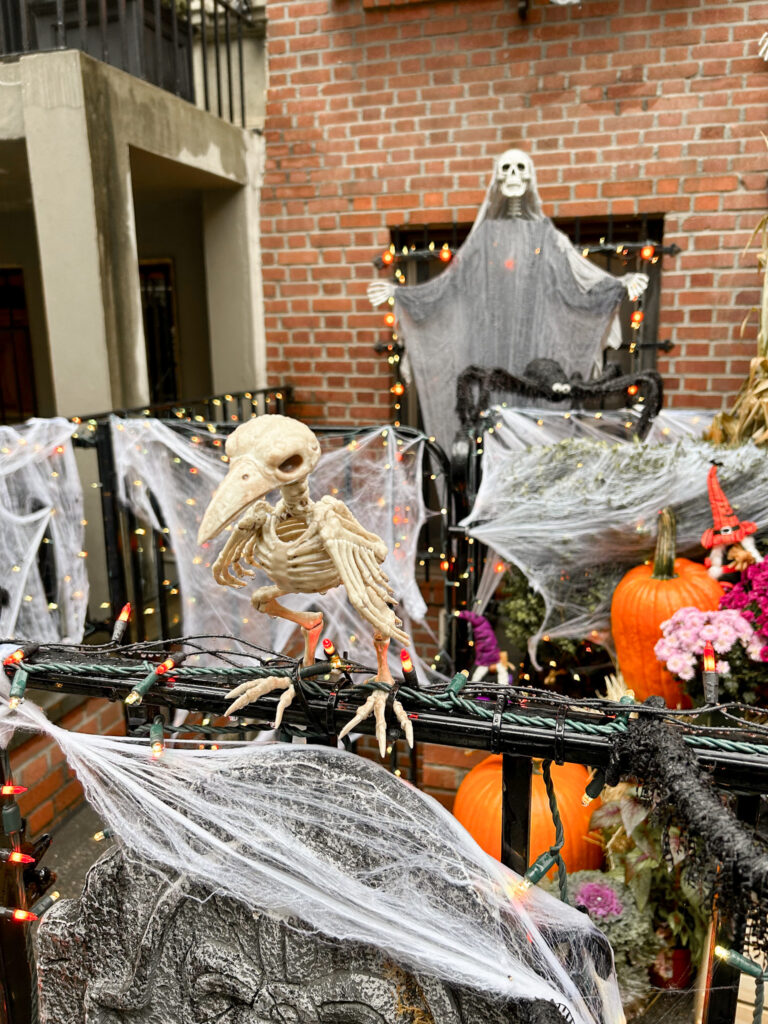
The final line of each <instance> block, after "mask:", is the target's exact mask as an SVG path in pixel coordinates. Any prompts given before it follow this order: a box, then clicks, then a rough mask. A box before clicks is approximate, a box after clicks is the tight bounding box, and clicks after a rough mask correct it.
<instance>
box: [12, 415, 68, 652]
mask: <svg viewBox="0 0 768 1024" xmlns="http://www.w3.org/2000/svg"><path fill="white" fill-rule="evenodd" d="M71 438H72V424H71V423H69V421H68V420H65V419H62V418H60V417H59V418H55V419H31V420H29V421H28V422H27V423H24V424H22V425H19V426H16V427H11V426H2V427H0V636H3V637H7V638H17V639H19V638H26V639H32V640H39V641H49V640H70V641H79V640H80V639H81V638H82V636H83V627H84V624H85V613H86V608H87V604H88V577H87V575H86V570H85V562H84V555H85V553H84V551H83V537H84V531H83V492H82V486H81V484H80V477H79V476H78V472H77V465H76V462H75V455H74V451H73V448H72V440H71Z"/></svg>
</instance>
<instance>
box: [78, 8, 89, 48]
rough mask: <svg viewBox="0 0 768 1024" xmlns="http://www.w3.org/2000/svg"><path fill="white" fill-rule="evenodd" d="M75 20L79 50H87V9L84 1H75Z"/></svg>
mask: <svg viewBox="0 0 768 1024" xmlns="http://www.w3.org/2000/svg"><path fill="white" fill-rule="evenodd" d="M77 19H78V28H79V33H78V38H79V42H80V49H81V50H83V51H85V50H87V48H88V8H87V6H86V0H77Z"/></svg>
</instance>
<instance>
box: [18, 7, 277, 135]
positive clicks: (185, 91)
mask: <svg viewBox="0 0 768 1024" xmlns="http://www.w3.org/2000/svg"><path fill="white" fill-rule="evenodd" d="M260 34H263V17H262V16H257V15H256V14H255V13H254V11H253V10H252V9H251V3H250V0H0V57H6V58H7V57H19V56H22V55H23V54H25V53H32V52H46V51H52V50H66V49H77V50H82V51H83V52H84V53H88V54H90V55H91V56H92V57H96V58H97V59H98V60H102V61H104V62H105V63H107V64H111V65H113V66H114V67H118V68H120V69H121V70H122V71H127V72H129V73H130V74H132V75H135V76H136V77H137V78H143V79H144V80H145V81H147V82H151V83H152V84H153V85H158V86H160V87H161V88H162V89H166V90H167V91H168V92H172V93H174V94H175V95H176V96H180V97H182V99H185V100H189V101H190V102H192V103H195V102H197V103H198V105H199V106H202V107H204V108H205V110H208V111H210V112H212V113H215V114H218V116H219V117H222V118H225V119H227V120H229V121H231V122H232V123H233V124H236V123H237V124H241V125H242V126H245V123H246V88H245V67H244V63H245V47H244V40H245V39H246V38H247V37H249V36H258V35H260ZM196 79H197V80H198V82H199V83H200V85H201V86H202V96H196V92H197V90H196Z"/></svg>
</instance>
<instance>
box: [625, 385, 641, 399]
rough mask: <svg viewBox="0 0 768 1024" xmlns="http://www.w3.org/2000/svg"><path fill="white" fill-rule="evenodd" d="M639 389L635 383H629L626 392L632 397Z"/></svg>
mask: <svg viewBox="0 0 768 1024" xmlns="http://www.w3.org/2000/svg"><path fill="white" fill-rule="evenodd" d="M639 390H640V388H639V387H638V386H637V384H630V385H629V387H628V388H627V394H628V395H630V396H631V397H634V396H635V395H636V394H637V392H638V391H639Z"/></svg>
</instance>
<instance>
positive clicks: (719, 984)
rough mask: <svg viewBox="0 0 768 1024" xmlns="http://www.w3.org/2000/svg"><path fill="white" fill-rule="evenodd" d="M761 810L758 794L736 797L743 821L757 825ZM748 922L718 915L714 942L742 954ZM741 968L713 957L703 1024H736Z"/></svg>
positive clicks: (737, 811)
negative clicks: (727, 923)
mask: <svg viewBox="0 0 768 1024" xmlns="http://www.w3.org/2000/svg"><path fill="white" fill-rule="evenodd" d="M759 811H760V797H759V796H757V795H755V794H749V795H744V794H740V795H739V796H738V797H737V798H736V815H737V817H738V818H739V820H740V821H744V822H747V823H749V824H751V825H754V824H755V823H756V822H757V816H758V813H759ZM745 924H746V922H745V921H744V919H743V918H737V919H736V920H735V921H734V922H733V924H732V926H731V927H730V928H725V927H724V926H723V923H722V921H718V920H717V918H716V928H715V936H714V940H715V941H714V942H713V943H712V946H713V948H714V945H715V944H716V943H718V944H720V945H722V946H725V947H727V948H728V949H734V950H736V952H737V953H741V952H742V951H743V947H744V931H745ZM740 983H741V971H739V970H738V969H737V968H735V967H731V966H730V965H729V964H727V963H725V961H723V960H719V959H714V960H713V959H712V957H711V954H710V962H709V965H708V967H707V988H706V994H705V996H704V1008H703V1011H702V1016H701V1020H702V1024H733V1022H734V1021H735V1019H736V1007H737V1004H738V1001H739V985H740Z"/></svg>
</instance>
